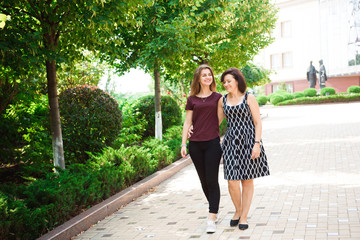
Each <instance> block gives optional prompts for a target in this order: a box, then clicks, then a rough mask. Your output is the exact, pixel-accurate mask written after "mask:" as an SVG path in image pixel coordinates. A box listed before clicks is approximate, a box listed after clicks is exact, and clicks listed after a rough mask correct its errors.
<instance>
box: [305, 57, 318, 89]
mask: <svg viewBox="0 0 360 240" xmlns="http://www.w3.org/2000/svg"><path fill="white" fill-rule="evenodd" d="M316 73H317V71H316V69H315V67H314V66H313V65H312V61H310V66H309V67H308V69H307V72H306V78H307V80H308V82H309V87H310V88H315V85H316Z"/></svg>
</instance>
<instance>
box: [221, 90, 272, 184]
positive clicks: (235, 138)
mask: <svg viewBox="0 0 360 240" xmlns="http://www.w3.org/2000/svg"><path fill="white" fill-rule="evenodd" d="M247 96H248V92H246V93H245V96H244V99H243V101H242V102H241V103H240V104H239V105H236V106H229V105H227V104H226V100H227V95H225V96H224V97H223V104H224V105H223V106H224V114H225V117H226V120H227V130H226V133H225V136H224V139H223V143H222V150H223V162H224V177H225V179H226V180H248V179H253V178H257V177H263V176H267V175H270V171H269V167H268V164H267V158H266V155H265V150H264V147H263V144H262V142H261V146H260V149H261V152H260V156H259V157H258V158H256V159H251V151H252V149H253V146H254V142H255V125H254V122H253V118H252V115H251V111H250V107H249V105H248V104H247Z"/></svg>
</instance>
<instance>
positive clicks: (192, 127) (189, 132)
mask: <svg viewBox="0 0 360 240" xmlns="http://www.w3.org/2000/svg"><path fill="white" fill-rule="evenodd" d="M193 129H194V126H193V125H191V126H190V128H189V131H188V138H190V137H191V134H193Z"/></svg>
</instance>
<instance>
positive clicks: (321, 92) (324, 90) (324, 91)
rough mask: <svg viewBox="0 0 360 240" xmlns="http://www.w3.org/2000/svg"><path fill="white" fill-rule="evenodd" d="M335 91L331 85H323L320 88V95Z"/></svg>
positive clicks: (330, 93)
mask: <svg viewBox="0 0 360 240" xmlns="http://www.w3.org/2000/svg"><path fill="white" fill-rule="evenodd" d="M335 93H336V92H335V89H334V88H332V87H324V88H322V89H321V90H320V95H321V96H328V95H334V94H335Z"/></svg>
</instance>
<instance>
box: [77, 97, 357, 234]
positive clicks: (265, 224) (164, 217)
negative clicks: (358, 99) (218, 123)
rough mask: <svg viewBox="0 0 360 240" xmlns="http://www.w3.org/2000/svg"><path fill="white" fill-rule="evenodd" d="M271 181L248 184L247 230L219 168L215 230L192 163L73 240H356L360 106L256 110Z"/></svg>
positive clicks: (315, 106)
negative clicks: (239, 223)
mask: <svg viewBox="0 0 360 240" xmlns="http://www.w3.org/2000/svg"><path fill="white" fill-rule="evenodd" d="M261 113H262V114H263V115H267V117H266V118H265V119H263V121H262V122H263V142H264V146H265V151H266V153H267V156H268V162H269V167H270V173H271V175H270V176H267V177H263V178H258V179H256V180H255V193H254V199H253V203H252V207H251V209H250V212H249V229H248V230H245V231H241V230H239V229H238V228H235V227H230V226H229V221H230V219H231V218H232V216H233V213H234V208H233V206H232V202H231V199H230V196H229V194H228V191H227V182H226V181H225V180H224V179H223V168H222V165H221V169H220V177H219V179H220V184H221V186H220V187H221V200H220V213H219V214H220V218H219V221H218V223H217V231H216V232H215V233H214V234H206V232H205V228H206V217H207V211H208V206H207V203H206V201H205V197H204V195H203V193H202V191H201V187H200V183H199V180H198V177H197V175H196V171H195V169H194V166H193V165H189V166H187V167H185V168H184V169H182V170H181V171H180V172H178V173H177V174H176V175H174V176H173V177H171V178H170V179H168V180H166V181H164V182H163V183H162V184H160V185H159V186H157V187H156V188H154V189H152V191H151V192H149V193H148V194H144V195H143V196H142V197H140V198H138V199H136V200H135V201H133V202H131V203H129V204H128V205H126V206H125V207H123V208H121V209H120V210H119V211H118V212H115V213H114V214H113V215H111V216H109V217H107V218H105V219H104V220H102V221H100V222H99V223H97V224H96V225H94V226H93V227H92V228H90V229H88V230H87V231H85V232H84V233H82V234H80V235H78V236H76V237H74V239H76V240H84V239H127V240H130V239H164V240H165V239H219V240H223V239H224V240H225V239H228V240H232V239H261V240H267V239H276V240H278V239H291V240H300V239H304V240H305V239H344V240H345V239H346V240H347V239H360V216H359V210H360V103H347V104H324V105H303V106H286V107H269V106H265V107H261Z"/></svg>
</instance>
